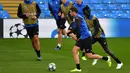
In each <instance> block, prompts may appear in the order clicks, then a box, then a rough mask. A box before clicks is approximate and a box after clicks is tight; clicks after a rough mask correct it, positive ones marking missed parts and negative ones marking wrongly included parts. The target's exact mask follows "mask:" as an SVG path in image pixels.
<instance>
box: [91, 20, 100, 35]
mask: <svg viewBox="0 0 130 73" xmlns="http://www.w3.org/2000/svg"><path fill="white" fill-rule="evenodd" d="M93 24H94V28H95V31H94V34H93V35H92V36H93V37H95V36H96V35H97V34H98V31H99V28H100V24H99V20H98V19H97V18H96V19H94V20H93Z"/></svg>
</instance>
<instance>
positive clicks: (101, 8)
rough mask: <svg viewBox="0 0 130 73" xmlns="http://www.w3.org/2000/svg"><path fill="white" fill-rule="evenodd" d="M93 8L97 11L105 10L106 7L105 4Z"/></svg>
mask: <svg viewBox="0 0 130 73" xmlns="http://www.w3.org/2000/svg"><path fill="white" fill-rule="evenodd" d="M93 8H94V9H97V10H105V9H106V6H105V5H104V4H94V6H93Z"/></svg>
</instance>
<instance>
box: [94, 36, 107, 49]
mask: <svg viewBox="0 0 130 73" xmlns="http://www.w3.org/2000/svg"><path fill="white" fill-rule="evenodd" d="M96 42H99V43H100V45H101V46H102V47H103V48H105V47H107V46H108V45H107V40H106V38H101V37H100V38H93V41H92V44H94V43H96Z"/></svg>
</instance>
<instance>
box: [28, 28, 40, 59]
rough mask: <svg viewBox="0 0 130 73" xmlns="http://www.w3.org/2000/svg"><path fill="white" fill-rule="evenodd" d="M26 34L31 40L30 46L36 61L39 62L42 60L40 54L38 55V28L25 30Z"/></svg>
mask: <svg viewBox="0 0 130 73" xmlns="http://www.w3.org/2000/svg"><path fill="white" fill-rule="evenodd" d="M27 33H28V35H29V37H30V39H31V42H32V46H33V48H34V50H35V52H36V54H37V59H38V60H41V59H42V58H41V54H40V41H39V38H38V33H39V28H38V26H35V27H29V28H27Z"/></svg>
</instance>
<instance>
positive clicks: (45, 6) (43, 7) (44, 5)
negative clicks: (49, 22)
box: [39, 3, 49, 12]
mask: <svg viewBox="0 0 130 73" xmlns="http://www.w3.org/2000/svg"><path fill="white" fill-rule="evenodd" d="M39 7H40V9H41V12H44V11H46V10H49V8H48V4H47V3H45V4H39Z"/></svg>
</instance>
